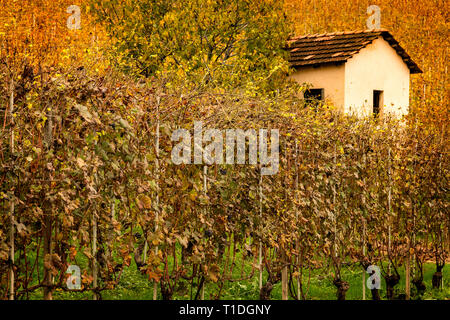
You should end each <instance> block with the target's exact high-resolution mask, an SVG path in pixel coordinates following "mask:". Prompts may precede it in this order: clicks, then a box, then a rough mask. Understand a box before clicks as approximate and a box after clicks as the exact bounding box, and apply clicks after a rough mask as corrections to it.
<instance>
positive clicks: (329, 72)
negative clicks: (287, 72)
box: [291, 64, 345, 108]
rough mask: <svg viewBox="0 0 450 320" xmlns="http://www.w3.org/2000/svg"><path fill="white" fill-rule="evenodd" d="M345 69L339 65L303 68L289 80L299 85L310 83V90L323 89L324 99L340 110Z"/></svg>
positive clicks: (342, 101) (342, 99)
mask: <svg viewBox="0 0 450 320" xmlns="http://www.w3.org/2000/svg"><path fill="white" fill-rule="evenodd" d="M344 76H345V67H344V64H340V65H337V66H336V65H323V66H319V67H316V68H314V67H304V68H301V69H298V70H297V71H295V72H294V73H293V74H292V75H291V78H292V79H294V80H295V81H297V82H298V83H300V84H303V83H310V84H311V85H312V86H311V89H314V88H323V89H324V94H325V99H330V100H331V101H333V103H334V105H335V106H337V107H339V108H342V106H343V105H344V93H345V81H344V80H345V79H344Z"/></svg>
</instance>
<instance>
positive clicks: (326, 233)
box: [0, 0, 450, 300]
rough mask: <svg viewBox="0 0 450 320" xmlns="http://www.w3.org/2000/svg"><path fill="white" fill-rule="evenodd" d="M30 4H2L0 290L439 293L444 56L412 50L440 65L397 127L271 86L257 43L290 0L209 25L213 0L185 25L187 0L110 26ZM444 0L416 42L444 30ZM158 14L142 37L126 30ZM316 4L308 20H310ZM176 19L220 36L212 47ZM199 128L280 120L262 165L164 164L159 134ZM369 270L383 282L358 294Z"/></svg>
mask: <svg viewBox="0 0 450 320" xmlns="http://www.w3.org/2000/svg"><path fill="white" fill-rule="evenodd" d="M37 2H39V4H36V2H32V1H23V3H21V4H20V5H19V3H18V1H0V4H1V7H0V10H1V14H0V17H1V18H0V41H1V52H0V62H1V64H0V83H1V86H0V116H1V119H2V123H1V129H0V139H1V140H0V141H1V144H0V168H1V171H0V186H1V188H0V299H17V300H24V299H46V300H51V299H96V300H99V299H114V298H127V297H128V296H127V291H126V290H124V288H127V287H129V288H134V287H135V286H136V283H138V284H139V286H140V289H139V290H138V292H139V293H138V294H136V295H135V296H132V297H131V298H133V299H136V298H146V299H164V300H172V299H191V300H210V299H211V300H213V299H224V298H226V299H240V298H246V299H261V300H268V299H298V300H309V299H323V298H324V295H323V294H321V293H320V292H317V291H320V290H321V289H320V287H321V286H322V287H327V288H328V289H327V290H329V291H330V292H332V297H331V298H332V299H338V300H345V299H346V298H347V299H348V298H349V297H348V296H346V294H347V293H348V292H352V294H351V297H350V298H351V299H362V298H364V299H373V300H380V299H422V298H430V299H431V298H432V299H449V298H450V291H449V278H450V277H449V271H448V270H447V269H446V268H448V264H449V263H450V261H449V253H450V215H449V208H448V203H449V190H448V186H449V177H450V173H449V167H450V166H449V165H450V164H449V157H448V152H449V150H448V147H449V141H448V110H449V108H448V103H447V98H448V87H447V86H448V84H447V82H446V80H447V78H446V77H447V74H446V64H447V60H446V59H447V56H446V54H447V51H446V50H445V49H443V48H436V49H434V50H432V49H433V48H432V47H428V48H422V49H421V50H413V52H414V51H418V53H417V54H418V55H420V57H423V59H429V60H426V61H425V60H424V61H423V62H424V64H425V62H426V63H427V64H429V65H431V64H432V63H433V61H435V62H436V61H437V62H436V70H435V71H434V72H433V73H431V72H428V73H427V72H425V74H424V75H423V76H421V77H424V78H420V79H416V80H414V81H415V82H414V83H413V85H412V90H411V95H412V97H411V100H412V103H411V108H412V112H411V114H410V115H409V116H408V117H407V118H405V119H401V120H400V119H389V118H383V119H374V118H365V119H361V118H354V117H351V116H348V115H344V114H341V113H340V112H338V111H337V110H335V109H334V108H333V106H331V105H329V104H327V103H324V104H322V105H321V106H319V107H317V106H316V105H310V104H308V103H306V102H305V100H303V99H299V98H298V94H297V93H298V92H299V91H301V90H305V89H306V88H305V87H304V86H301V85H299V84H293V83H290V82H288V81H286V80H285V75H286V74H287V73H288V72H289V68H288V66H287V62H286V59H285V56H283V51H282V48H281V47H280V51H279V52H278V51H277V50H278V49H274V48H275V47H276V43H282V42H281V41H282V39H285V40H286V39H287V37H288V36H289V33H288V32H286V30H287V29H285V28H284V27H285V26H286V25H285V24H289V23H290V22H289V21H291V20H289V19H294V20H295V19H296V17H295V15H294V17H289V16H287V17H286V16H285V19H286V21H284V22H283V23H284V24H280V23H281V22H280V21H281V20H280V19H281V18H280V17H282V16H283V15H282V14H280V12H283V11H282V10H286V8H290V7H292V6H297V5H299V4H300V5H301V6H303V5H305V6H306V4H304V3H303V2H301V1H298V2H295V1H286V3H285V5H284V6H282V5H279V4H278V1H272V0H265V1H260V2H258V4H256V1H225V2H226V3H227V4H228V3H230V4H229V5H230V6H233V5H234V3H241V2H242V3H243V4H242V6H243V7H245V8H246V9H245V10H247V11H245V10H244V9H240V10H243V13H242V17H241V18H242V19H243V20H244V21H246V26H249V27H248V28H241V27H240V25H239V23H240V22H239V23H237V22H236V23H235V22H234V21H231V20H232V17H231V16H232V15H231V14H230V17H227V18H223V19H224V20H225V21H222V20H220V19H219V18H218V17H216V16H214V12H216V11H220V10H219V9H217V8H215V7H214V5H217V1H206V0H205V1H203V0H201V1H197V2H201V3H205V6H207V9H205V12H208V13H209V15H207V14H205V16H203V15H202V14H200V15H199V16H198V15H196V11H195V5H196V4H195V3H196V2H195V1H188V0H182V1H178V4H173V3H172V2H171V1H167V3H169V2H170V3H172V4H173V6H174V7H176V9H175V10H174V11H170V9H169V8H166V7H164V5H165V4H164V3H166V2H164V1H162V2H160V1H154V3H158V7H157V8H156V9H155V8H154V7H151V5H150V4H149V3H151V1H142V2H141V3H145V5H147V6H148V7H145V5H144V4H142V7H140V5H138V4H137V3H136V1H132V0H127V1H123V3H124V4H121V6H123V7H120V8H121V9H123V10H122V11H121V13H120V12H119V14H122V15H123V16H122V17H120V18H119V17H118V15H113V14H112V12H114V10H115V9H117V8H116V7H115V6H118V4H117V3H118V2H117V1H114V0H108V1H103V2H100V1H94V0H93V1H86V3H84V2H83V3H82V4H78V5H80V6H81V8H82V12H88V14H84V15H82V19H81V25H82V26H84V25H86V26H89V27H82V28H81V29H80V30H70V29H68V28H67V26H66V20H67V17H68V16H70V13H67V12H66V8H67V7H68V6H69V5H71V4H72V3H71V2H70V1H63V0H58V1H45V0H41V1H37ZM316 2H317V3H316ZM319 2H320V1H315V2H314V5H315V7H314V8H310V9H311V10H316V6H319V7H320V5H319ZM337 2H339V1H337ZM359 2H361V3H359ZM359 2H358V1H354V3H358V6H361V7H364V8H365V7H366V6H365V3H363V1H359ZM397 2H398V3H397ZM403 2H404V1H390V2H389V3H393V4H392V8H393V9H392V11H390V15H388V17H389V18H390V17H391V15H394V16H395V13H396V10H399V8H400V9H401V5H403ZM438 2H439V1H436V4H435V6H434V7H432V8H438V7H439V3H438ZM102 3H103V4H102ZM206 3H208V5H206ZM211 3H213V4H211ZM260 3H261V4H260ZM383 3H388V1H381V4H379V5H380V6H383ZM341 4H342V1H341ZM126 5H130V7H126ZM132 5H133V6H134V7H133V6H132ZM246 5H248V6H247V7H246ZM442 5H443V6H444V16H445V17H444V18H443V19H444V23H442V25H440V24H435V25H434V26H435V29H432V30H431V31H429V34H432V35H436V34H437V35H439V36H440V37H444V38H445V37H447V36H448V20H447V19H448V11H446V10H445V5H447V6H448V4H446V3H444V2H443V4H442ZM208 6H212V7H208ZM150 7H151V9H149V8H150ZM418 7H419V8H420V6H418ZM184 8H185V9H184ZM113 9H114V10H113ZM131 9H133V10H131ZM269 9H270V10H273V11H267V10H269ZM344 9H345V8H344ZM344 9H343V8H341V11H339V14H337V16H339V17H340V18H339V19H342V21H347V20H345V19H344V18H342V17H341V16H340V15H342V14H344V13H343V12H344V11H343V10H344ZM416 9H417V7H416V8H415V9H414V10H416ZM152 10H153V11H152ZM158 10H159V11H158ZM164 10H167V12H166V11H164ZM183 10H187V11H188V12H191V13H190V14H189V15H187V16H186V17H187V18H186V21H182V19H179V20H178V18H179V17H180V16H177V14H180V15H182V14H185V13H186V12H184V11H183ZM207 10H210V11H207ZM224 10H225V11H226V12H229V8H225V9H224ZM227 10H228V11H227ZM277 10H281V11H277ZM386 10H387V8H386ZM411 10H413V9H412V8H411ZM430 10H431V9H430ZM143 12H144V13H145V15H144V18H145V19H144V18H142V16H140V14H141V13H143ZM147 12H148V13H147ZM161 12H164V14H161ZM255 12H257V13H258V15H255V16H253V15H252V14H253V13H255ZM268 12H269V13H268ZM291 12H293V11H291ZM294 12H298V11H294ZM311 12H316V11H311ZM363 13H364V10H363ZM127 14H128V15H129V16H128V18H127V19H125V18H124V17H125V16H126V15H127ZM158 14H161V15H162V16H163V18H161V19H160V20H158V21H159V23H155V24H154V26H153V27H154V28H155V29H152V37H146V36H145V33H143V31H142V30H146V28H151V27H152V26H147V25H144V24H142V26H140V25H139V23H138V21H141V20H142V21H147V20H148V17H149V16H151V17H152V19H155V21H156V19H157V16H158ZM317 14H319V13H317ZM327 14H330V15H331V14H332V11H328V9H326V10H325V9H324V10H323V12H322V16H321V17H316V18H317V19H316V20H314V21H316V22H314V23H316V25H314V23H313V22H310V21H307V20H305V23H311V28H316V29H317V30H316V29H315V31H319V29H320V28H322V27H328V26H327V25H323V26H322V25H320V23H322V22H324V23H325V22H326V19H325V18H326V16H327ZM357 14H361V13H359V12H356V13H355V15H357ZM430 16H434V17H436V16H438V17H439V15H438V14H437V13H436V12H434V13H433V14H431V15H430ZM115 17H116V18H115ZM220 17H223V16H222V15H220ZM314 17H315V16H314V15H310V18H309V19H313V18H314ZM397 17H398V19H400V20H401V16H400V14H398V16H397ZM363 18H364V15H363V16H362V19H363ZM139 19H141V20H139ZM189 19H191V20H189ZM195 19H197V20H195ZM227 19H230V21H228V20H227ZM411 19H413V18H411ZM174 21H180V22H179V23H178V24H177V23H174ZM189 21H200V22H199V23H198V24H199V26H205V27H204V29H202V30H203V31H202V32H206V31H204V30H210V29H208V28H209V27H208V26H209V25H208V24H211V25H216V24H217V25H219V26H222V27H223V28H222V29H223V30H222V29H221V28H219V27H218V28H216V29H215V30H216V32H217V34H213V36H212V37H213V39H215V40H216V41H217V42H218V43H219V44H218V45H217V47H215V48H214V50H211V51H210V52H207V51H206V49H205V48H211V44H210V43H209V42H208V40H211V39H210V38H208V36H205V37H204V38H203V35H202V36H201V37H200V38H198V39H197V38H195V35H196V32H197V31H198V30H191V29H189V30H187V29H186V28H188V27H189V26H190V24H189ZM239 21H240V20H239ZM389 21H394V20H389ZM408 21H409V20H408ZM328 22H330V21H328ZM108 23H109V24H108ZM170 23H173V24H174V25H173V26H170ZM349 23H356V21H353V20H352V21H350V22H349ZM421 23H424V24H427V23H428V21H425V20H424V22H421ZM186 24H187V26H186ZM230 24H231V25H232V26H234V27H235V29H233V32H235V33H231V31H230V34H231V35H230V34H228V33H227V32H228V31H227V30H229V25H230ZM405 24H406V23H405ZM261 25H268V26H269V27H268V28H267V30H264V31H261V38H258V41H254V42H252V41H249V42H245V41H243V40H242V39H243V38H244V37H249V38H252V37H253V36H254V35H255V34H257V33H258V32H259V30H260V29H258V27H259V28H261ZM333 25H334V26H336V27H337V28H343V27H346V25H344V23H343V22H342V23H336V24H333ZM427 25H428V24H427ZM133 26H135V27H133ZM225 27H226V28H225ZM159 28H160V29H159ZM193 28H194V27H193ZM199 28H200V27H199ZM301 28H302V26H299V25H297V26H294V30H296V31H298V30H300V29H301ZM402 28H404V30H406V29H407V28H406V27H404V26H402ZM430 28H431V26H430ZM185 29H186V30H187V31H186V30H185ZM242 30H244V31H242ZM410 30H411V29H410ZM166 31H167V34H166ZM184 31H186V32H185V33H183V36H182V37H180V39H184V40H185V41H186V43H182V42H181V43H178V42H177V41H175V40H176V39H175V40H173V41H172V42H174V43H172V42H171V40H170V39H172V38H173V37H175V38H176V35H177V34H181V33H182V32H184ZM305 31H306V30H305ZM329 31H333V30H329ZM292 32H293V31H292ZM302 32H303V30H302ZM307 32H310V30H308V31H307ZM427 32H428V31H427ZM442 34H443V35H442ZM234 38H236V39H237V40H236V43H235V45H234V46H230V47H228V44H227V43H229V42H232V41H234ZM437 38H438V37H437ZM186 39H187V40H186ZM189 39H190V41H188V40H189ZM199 39H206V40H205V41H206V42H207V44H204V43H203V41H201V40H199ZM230 39H233V40H230ZM405 39H406V38H405ZM211 41H212V40H211ZM221 41H222V42H224V43H226V46H225V47H224V46H221V44H222V42H221ZM404 41H406V43H407V44H408V45H409V46H411V47H414V46H415V45H416V44H415V43H414V42H413V40H411V42H407V40H404ZM191 42H192V43H191ZM244 42H245V45H241V43H244ZM436 42H437V40H436ZM162 43H165V44H167V45H162ZM191 44H192V45H191ZM434 45H436V46H437V44H434ZM169 46H172V47H170V48H169V49H170V50H169V49H168V48H167V47H169ZM262 47H264V49H261V50H262V51H260V53H259V54H256V53H254V51H255V48H257V49H260V48H262ZM196 48H201V50H200V49H199V51H200V53H198V54H196V51H195V50H196ZM224 48H225V49H224ZM230 48H233V50H235V52H231V51H232V49H230ZM203 50H205V51H203ZM227 50H229V51H230V52H227ZM263 50H266V51H263ZM427 50H432V52H433V54H437V55H440V56H439V59H438V58H436V57H431V56H428V57H427V55H428V52H429V51H427ZM168 51H170V53H168ZM249 52H250V53H254V56H252V54H249ZM208 53H210V55H208ZM161 57H164V58H161ZM167 57H169V58H167ZM219 61H221V63H219ZM419 61H420V60H419ZM172 65H176V67H173V66H172ZM444 66H445V72H444V70H443V68H444ZM180 70H182V71H180ZM444 73H445V76H443V74H444ZM442 77H444V78H442ZM244 78H245V79H248V81H247V82H244V80H243V79H244ZM424 84H431V85H430V86H429V87H427V88H425V87H424ZM432 88H433V89H432ZM438 89H439V91H438ZM427 90H429V91H427ZM424 95H425V96H424ZM430 105H433V107H430V108H428V107H429V106H430ZM199 120H201V121H202V123H203V127H204V128H205V129H218V130H220V131H221V132H225V131H226V130H229V129H242V130H244V131H246V130H249V131H251V130H252V129H253V130H255V131H256V132H258V130H260V129H261V128H266V129H269V130H270V129H278V130H279V160H278V162H279V167H278V172H277V173H276V174H274V175H263V174H262V171H261V170H262V166H261V165H252V164H237V165H231V164H225V163H223V164H215V163H213V164H207V163H204V164H183V163H182V164H175V163H174V162H173V161H172V157H171V154H172V152H173V148H174V144H175V142H174V141H173V138H172V133H173V132H174V131H175V130H177V129H185V130H187V131H188V132H191V133H193V130H194V122H195V121H199ZM249 131H247V132H249ZM191 135H193V134H191ZM249 143H250V141H248V143H247V147H248V148H247V149H249V148H250V146H249V145H248V144H249ZM189 151H191V150H190V148H189ZM247 151H248V154H247V156H248V157H249V152H250V150H247ZM193 153H194V152H193ZM216 156H217V155H216ZM260 157H261V154H259V157H258V158H260ZM224 158H225V152H224ZM69 266H71V267H70V268H69ZM74 266H76V267H77V268H79V269H78V270H79V272H80V273H79V276H77V275H75V276H74V275H73V274H70V273H71V270H74V269H73V267H74ZM369 266H376V267H378V268H379V271H380V275H381V279H379V280H380V281H381V288H375V287H374V288H371V287H370V288H371V289H369V288H368V287H367V286H366V281H367V280H368V279H369V282H370V280H372V279H374V278H373V274H370V273H368V272H367V271H366V270H367V269H368V268H369ZM75 269H76V268H75ZM68 270H69V271H70V272H68ZM78 282H79V283H78ZM317 283H320V284H319V285H317ZM74 284H75V286H74ZM324 290H325V289H324ZM117 292H120V294H119V293H117ZM326 298H329V297H328V296H326Z"/></svg>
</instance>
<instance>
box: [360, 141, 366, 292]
mask: <svg viewBox="0 0 450 320" xmlns="http://www.w3.org/2000/svg"><path fill="white" fill-rule="evenodd" d="M362 149H363V150H365V149H364V142H363V148H362ZM363 167H364V170H367V168H366V154H365V153H364V154H363ZM364 182H365V179H364ZM362 197H363V199H364V193H362ZM361 213H364V212H361ZM361 223H362V236H361V238H362V239H361V242H362V252H363V257H364V258H365V257H366V219H364V216H362V217H361ZM362 295H363V297H362V299H363V300H366V269H365V268H364V270H363V274H362Z"/></svg>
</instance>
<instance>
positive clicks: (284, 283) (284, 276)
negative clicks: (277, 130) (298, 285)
mask: <svg viewBox="0 0 450 320" xmlns="http://www.w3.org/2000/svg"><path fill="white" fill-rule="evenodd" d="M284 150H285V159H287V158H288V157H287V156H288V154H287V152H288V150H287V148H285V149H284ZM280 177H281V182H283V176H281V175H280ZM286 177H287V174H286ZM288 194H289V193H288V190H287V188H285V200H286V199H287V197H288ZM281 259H282V261H283V268H282V269H281V299H282V300H288V299H289V291H288V290H289V287H288V286H289V279H288V264H287V255H286V248H283V251H282V255H281Z"/></svg>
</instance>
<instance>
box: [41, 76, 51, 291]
mask: <svg viewBox="0 0 450 320" xmlns="http://www.w3.org/2000/svg"><path fill="white" fill-rule="evenodd" d="M41 74H42V76H43V77H42V79H43V81H44V82H46V81H47V77H44V75H45V74H44V73H41ZM46 117H47V122H46V126H45V131H44V140H45V143H46V148H47V152H49V151H50V150H52V148H53V112H52V108H51V107H49V106H47V107H46ZM52 180H53V177H52V173H51V171H50V170H48V187H49V189H51V188H52ZM52 218H53V205H52V203H51V202H50V201H47V204H46V211H45V216H44V231H43V232H44V261H45V260H47V261H48V260H50V261H51V259H52V254H53V249H52V225H53V221H52V220H53V219H52ZM52 284H53V277H52V274H51V270H50V269H49V268H48V267H47V266H46V265H45V263H44V300H53V294H52V291H53V290H52Z"/></svg>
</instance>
